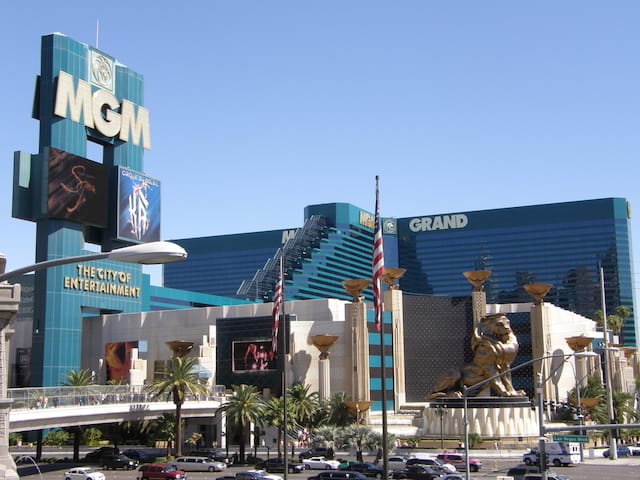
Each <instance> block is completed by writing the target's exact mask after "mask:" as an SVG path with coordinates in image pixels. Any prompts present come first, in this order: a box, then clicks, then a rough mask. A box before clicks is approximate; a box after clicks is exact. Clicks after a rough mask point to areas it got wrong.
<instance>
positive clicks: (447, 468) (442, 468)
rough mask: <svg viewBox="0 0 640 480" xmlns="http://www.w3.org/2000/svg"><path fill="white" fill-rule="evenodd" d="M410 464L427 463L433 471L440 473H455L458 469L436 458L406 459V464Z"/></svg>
mask: <svg viewBox="0 0 640 480" xmlns="http://www.w3.org/2000/svg"><path fill="white" fill-rule="evenodd" d="M411 465H428V466H429V467H431V468H433V469H434V470H435V471H437V472H442V473H456V472H457V471H458V470H457V469H456V467H455V466H453V465H451V464H450V463H444V462H443V461H442V460H439V459H438V458H426V457H425V458H419V457H414V458H410V459H408V460H407V464H406V466H407V467H410V466H411Z"/></svg>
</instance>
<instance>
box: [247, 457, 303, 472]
mask: <svg viewBox="0 0 640 480" xmlns="http://www.w3.org/2000/svg"><path fill="white" fill-rule="evenodd" d="M256 469H260V470H264V471H266V472H268V473H284V459H282V458H269V459H267V460H265V461H263V462H260V463H257V464H256ZM305 470H308V468H307V466H306V465H305V464H304V463H296V462H292V461H287V471H288V472H289V473H300V472H303V471H305Z"/></svg>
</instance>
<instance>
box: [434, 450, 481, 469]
mask: <svg viewBox="0 0 640 480" xmlns="http://www.w3.org/2000/svg"><path fill="white" fill-rule="evenodd" d="M437 458H438V460H442V461H443V462H444V463H450V464H451V465H453V466H454V467H456V469H458V470H466V469H467V463H466V462H465V456H464V455H463V454H460V453H451V452H444V453H441V454H439V455H438V457H437ZM481 467H482V462H481V461H480V460H476V459H475V458H470V459H469V470H471V471H472V472H477V471H478V470H480V468H481Z"/></svg>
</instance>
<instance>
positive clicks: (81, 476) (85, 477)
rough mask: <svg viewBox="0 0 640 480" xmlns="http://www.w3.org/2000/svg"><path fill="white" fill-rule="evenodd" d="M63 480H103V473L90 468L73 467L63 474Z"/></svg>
mask: <svg viewBox="0 0 640 480" xmlns="http://www.w3.org/2000/svg"><path fill="white" fill-rule="evenodd" d="M64 480H104V473H102V472H98V471H96V470H94V469H93V468H91V467H75V468H72V469H71V470H67V471H66V472H64Z"/></svg>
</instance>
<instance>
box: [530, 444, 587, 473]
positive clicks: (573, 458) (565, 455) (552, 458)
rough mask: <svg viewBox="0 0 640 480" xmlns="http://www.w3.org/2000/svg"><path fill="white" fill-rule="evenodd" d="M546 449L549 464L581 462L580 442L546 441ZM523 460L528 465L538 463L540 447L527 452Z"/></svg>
mask: <svg viewBox="0 0 640 480" xmlns="http://www.w3.org/2000/svg"><path fill="white" fill-rule="evenodd" d="M544 451H545V452H546V454H547V458H548V459H549V460H548V464H549V465H553V466H555V467H559V466H560V465H562V466H565V467H566V466H567V465H573V464H576V463H580V444H579V443H568V442H546V443H545V446H544ZM522 461H523V462H524V463H526V464H527V465H534V464H537V463H538V448H537V447H536V448H532V449H531V451H530V452H529V453H525V454H524V456H523V457H522Z"/></svg>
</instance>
